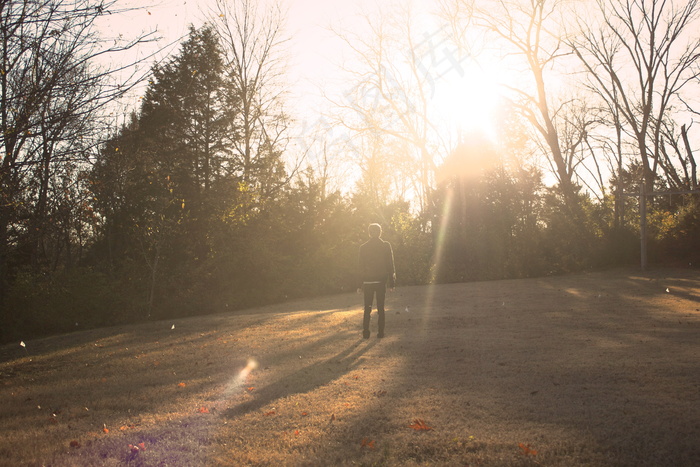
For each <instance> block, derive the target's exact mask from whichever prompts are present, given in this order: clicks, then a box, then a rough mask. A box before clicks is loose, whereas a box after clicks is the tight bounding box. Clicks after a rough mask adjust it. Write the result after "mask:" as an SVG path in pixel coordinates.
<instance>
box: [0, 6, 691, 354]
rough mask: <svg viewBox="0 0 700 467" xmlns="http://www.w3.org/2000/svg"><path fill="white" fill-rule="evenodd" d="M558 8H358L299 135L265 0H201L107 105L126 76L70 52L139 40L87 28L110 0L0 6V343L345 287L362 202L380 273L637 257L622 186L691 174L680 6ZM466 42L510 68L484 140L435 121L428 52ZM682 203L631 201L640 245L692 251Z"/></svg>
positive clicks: (495, 271)
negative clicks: (347, 56)
mask: <svg viewBox="0 0 700 467" xmlns="http://www.w3.org/2000/svg"><path fill="white" fill-rule="evenodd" d="M477 5H478V7H477ZM591 5H595V7H596V8H590V6H591ZM577 6H579V5H573V7H577ZM571 7H572V5H571V3H570V2H564V1H557V0H532V1H530V0H528V1H520V0H512V1H510V0H509V1H494V2H479V3H478V4H472V2H467V1H464V0H452V1H448V2H443V3H442V5H441V8H440V9H438V10H436V11H435V12H434V13H435V15H434V19H435V21H436V23H435V24H439V25H442V26H441V27H440V28H438V31H439V34H435V35H432V36H429V37H430V40H421V37H422V38H425V37H427V35H426V31H425V30H424V29H421V28H422V27H424V26H421V24H423V23H421V22H420V21H418V18H419V16H420V15H417V14H416V13H415V12H413V11H412V10H411V9H410V8H402V9H401V11H395V10H390V11H385V12H383V13H381V12H379V13H377V14H373V15H372V16H368V17H367V18H366V23H367V24H366V26H367V29H366V30H365V31H363V33H362V35H361V37H355V36H351V35H350V34H349V33H347V34H341V37H342V38H343V39H344V40H345V41H346V42H347V43H348V44H349V45H350V47H351V49H352V50H353V51H354V52H355V54H356V57H355V59H356V60H355V62H353V66H352V67H348V69H347V70H345V71H346V82H347V84H348V87H347V89H346V91H345V93H344V94H343V95H342V96H340V97H336V98H330V99H329V100H330V101H331V103H332V104H333V105H332V106H330V109H331V110H330V111H329V112H328V113H327V114H325V115H324V118H323V119H319V120H318V124H317V126H316V128H314V129H313V130H314V131H306V134H305V135H302V136H305V137H306V138H307V140H306V141H304V145H303V150H302V151H299V145H298V144H294V142H295V141H299V140H300V139H301V138H300V136H299V135H298V134H295V132H297V131H298V130H297V128H298V125H296V126H295V124H296V123H297V122H298V120H299V116H297V115H294V112H292V111H290V110H289V106H288V105H286V101H285V84H286V83H285V71H286V70H285V65H284V53H283V52H284V50H285V47H286V46H287V45H288V44H289V41H288V37H287V36H286V35H285V34H286V33H285V29H284V10H283V9H282V8H280V7H279V6H274V5H273V6H272V7H261V6H258V4H257V2H253V1H243V2H229V1H227V0H217V1H216V2H215V4H214V6H213V7H212V11H211V15H210V20H209V21H208V22H207V23H206V24H204V25H202V26H199V27H195V26H191V27H190V29H189V34H188V35H187V37H186V38H184V40H183V41H182V43H181V44H180V47H179V49H178V50H177V52H175V53H173V54H172V55H171V56H170V57H168V58H167V59H165V60H163V61H161V62H158V63H156V64H155V65H153V66H152V67H151V69H150V71H149V73H148V74H147V75H146V76H145V77H144V79H145V80H146V81H145V84H144V86H145V91H144V92H143V95H142V97H141V98H140V100H139V105H138V108H137V109H136V110H134V111H133V112H131V113H130V114H129V115H128V117H127V118H126V119H123V120H122V121H121V123H119V124H118V125H115V122H117V121H118V120H117V119H116V117H114V116H113V115H110V113H109V111H108V110H107V109H109V108H110V105H111V104H113V103H114V102H116V101H117V100H118V99H120V98H122V97H123V96H124V95H127V93H128V91H129V90H131V89H133V88H134V86H135V84H136V83H138V82H140V78H141V77H140V76H138V75H130V76H129V77H128V78H126V79H125V78H123V75H120V76H121V78H119V79H120V80H121V81H118V82H115V81H114V80H113V78H114V76H115V74H114V71H115V70H113V69H105V68H103V67H101V66H100V65H98V62H97V60H96V59H98V58H99V57H101V56H102V55H104V54H108V53H117V52H120V51H128V50H129V49H131V48H133V47H134V46H135V45H137V44H141V43H143V42H145V41H149V40H152V37H151V36H150V35H148V34H146V35H140V36H138V37H137V38H135V39H132V40H127V41H123V42H119V41H117V40H115V41H114V43H112V42H108V43H105V42H104V41H103V40H101V39H99V38H98V36H97V35H96V34H95V30H94V24H95V22H96V21H97V20H98V19H100V18H102V17H103V16H104V15H107V14H112V13H116V12H117V10H116V8H117V5H116V3H115V2H103V1H94V0H42V1H39V2H37V1H30V0H6V1H3V2H2V3H0V16H1V19H2V24H1V25H0V32H1V33H2V36H1V38H0V41H1V43H2V46H3V56H2V67H1V69H0V71H1V73H0V86H1V89H0V91H2V92H1V95H0V99H1V100H2V112H1V114H2V115H1V117H0V118H1V121H0V123H1V124H2V135H1V136H0V138H1V139H0V146H2V167H1V169H0V313H1V316H0V319H1V320H2V323H3V326H2V332H1V333H0V334H1V335H0V338H1V339H2V341H9V340H12V339H26V338H28V337H31V336H38V335H45V334H49V333H55V332H66V331H70V330H75V329H84V328H89V327H95V326H104V325H111V324H118V323H125V322H138V321H141V320H147V319H165V318H172V317H179V316H192V315H198V314H205V313H211V312H219V311H232V310H236V309H241V308H245V307H251V306H256V305H260V304H265V303H271V302H278V301H283V300H287V299H291V298H299V297H308V296H312V295H318V294H329V293H339V292H344V291H350V290H354V289H355V287H356V286H357V283H356V281H357V278H356V270H355V269H356V256H357V248H358V246H359V244H360V243H361V242H362V241H364V239H365V238H366V226H367V224H369V223H370V222H379V223H381V224H382V225H383V227H384V232H385V233H384V237H385V238H386V239H388V240H389V241H390V242H392V244H393V246H394V253H395V257H396V263H397V272H398V278H399V284H403V285H413V284H429V283H436V282H458V281H470V280H487V279H501V278H520V277H532V276H538V275H546V274H555V273H563V272H571V271H579V270H584V269H587V268H594V267H611V266H622V265H624V266H628V265H634V264H636V263H638V260H639V233H638V229H639V223H640V219H639V209H638V204H637V200H636V198H635V197H634V196H631V195H632V194H634V193H638V192H639V190H640V186H641V185H642V184H644V185H645V187H646V188H647V189H648V191H652V190H653V191H656V192H664V191H667V192H670V191H691V190H696V189H697V170H696V162H695V158H694V153H693V149H692V147H693V137H694V133H693V130H694V127H693V123H694V121H695V120H694V119H695V118H696V117H697V115H698V107H697V105H698V103H697V102H696V101H695V100H694V99H695V95H696V93H697V90H698V85H700V80H699V79H698V72H699V71H700V68H699V65H700V59H699V58H698V57H700V36H698V34H697V32H696V30H697V28H696V26H697V22H698V14H700V5H698V2H696V1H690V2H673V1H661V0H657V1H641V0H639V1H635V0H627V1H625V2H613V1H607V0H594V1H591V2H588V3H587V4H586V11H585V12H584V11H578V12H576V15H572V14H571V13H572V12H571V11H570V10H568V8H571ZM570 18H578V19H577V20H571V19H570ZM489 47H492V50H491V49H489ZM477 48H481V49H480V50H478V52H480V53H479V54H477V53H476V52H477ZM445 50H447V51H450V53H451V54H453V55H451V57H448V58H451V60H448V61H436V60H435V56H436V54H438V53H444V51H445ZM483 53H490V54H491V55H497V56H498V57H499V59H501V60H503V61H504V62H507V65H508V66H510V67H512V68H513V69H518V70H521V72H522V74H521V75H520V78H519V79H518V81H517V82H516V83H507V84H505V85H504V89H505V91H504V94H503V96H504V98H503V101H502V102H501V105H500V108H499V113H498V115H497V116H496V117H497V124H496V128H497V132H498V135H497V137H495V138H487V137H485V136H484V135H483V134H479V133H477V132H462V133H461V134H457V135H454V134H448V133H446V132H445V131H444V128H445V127H444V125H442V124H441V122H440V116H439V115H436V109H435V108H434V106H433V104H432V102H431V100H430V95H431V92H432V90H433V88H434V86H435V84H436V82H437V81H438V80H439V79H440V77H439V76H438V75H437V74H436V73H437V72H440V71H441V72H443V73H444V72H450V71H454V70H451V69H449V68H448V69H446V70H445V69H443V70H440V67H443V66H444V64H445V63H452V66H455V65H454V64H460V63H466V62H465V60H477V59H478V57H479V56H480V54H483ZM465 57H466V58H465ZM474 57H476V58H474ZM562 69H564V70H567V73H561V72H558V70H562ZM555 76H556V78H557V80H556V81H554V80H553V78H554V77H555ZM562 83H565V84H563V85H562ZM307 130H308V129H307ZM338 135H341V136H340V137H339V136H338ZM350 172H353V173H354V172H358V173H359V174H360V175H359V176H358V177H357V178H356V180H355V181H354V182H353V185H352V186H351V187H348V186H347V184H346V183H343V180H344V179H346V178H347V174H348V173H350ZM547 180H554V182H553V183H552V182H549V183H546V181H547ZM699 214H700V201H699V200H698V197H697V195H669V196H666V197H657V198H653V199H650V205H649V213H648V220H649V226H650V233H651V242H650V253H651V260H652V262H656V263H660V262H672V263H674V264H681V263H682V264H687V263H690V264H691V265H692V264H693V263H697V261H700V258H698V255H699V253H698V252H699V251H700V249H699V248H698V246H699V245H698V241H700V240H699V239H700V220H699V219H698V216H699Z"/></svg>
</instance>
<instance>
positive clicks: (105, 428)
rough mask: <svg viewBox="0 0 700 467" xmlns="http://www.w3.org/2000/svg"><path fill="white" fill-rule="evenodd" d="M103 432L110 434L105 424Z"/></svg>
mask: <svg viewBox="0 0 700 467" xmlns="http://www.w3.org/2000/svg"><path fill="white" fill-rule="evenodd" d="M102 431H103V432H104V433H105V434H107V433H109V428H107V425H104V424H103V428H102Z"/></svg>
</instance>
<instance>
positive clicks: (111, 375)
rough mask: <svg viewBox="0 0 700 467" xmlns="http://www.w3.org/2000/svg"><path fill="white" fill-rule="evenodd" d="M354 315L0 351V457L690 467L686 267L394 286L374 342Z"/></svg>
mask: <svg viewBox="0 0 700 467" xmlns="http://www.w3.org/2000/svg"><path fill="white" fill-rule="evenodd" d="M667 288H668V292H666V289H667ZM359 301H360V297H358V296H357V295H354V294H352V295H341V296H334V297H326V298H319V299H315V300H308V301H300V302H294V303H286V304H282V305H276V306H270V307H266V308H260V309H257V310H251V311H249V312H246V313H237V314H220V315H216V316H208V317H204V318H196V319H182V320H177V321H172V322H170V321H169V322H157V323H149V324H145V325H139V326H125V327H119V328H110V329H100V330H95V331H89V332H81V333H75V334H71V335H65V336H59V337H54V338H50V339H43V340H37V341H30V342H27V348H26V351H25V349H23V348H22V347H20V346H19V345H16V344H14V345H12V346H7V347H3V348H0V396H1V397H2V399H1V400H2V404H1V405H0V419H1V420H2V423H1V424H0V463H2V465H12V466H15V465H54V466H71V465H91V466H92V465H124V464H129V465H145V466H152V465H153V466H155V465H168V466H187V465H193V466H199V465H355V464H358V465H450V466H451V465H456V466H458V465H486V466H491V465H514V466H521V465H522V466H527V465H544V466H559V465H561V466H571V465H630V466H631V465H634V466H637V465H668V466H681V465H685V466H691V465H700V311H699V310H700V273H698V272H697V271H684V270H668V271H656V272H653V273H646V274H640V273H635V272H630V271H613V272H603V273H590V274H582V275H572V276H565V277H552V278H543V279H528V280H517V281H499V282H481V283H470V284H454V285H440V286H435V287H405V288H400V289H397V291H396V292H395V293H394V294H393V295H390V296H389V309H388V315H387V337H386V338H384V339H381V340H379V339H376V337H375V336H374V335H373V336H372V338H371V339H370V340H369V341H365V340H362V339H360V334H361V332H360V326H361V310H360V306H359ZM406 306H410V311H409V312H406V311H405V308H406ZM173 324H174V325H175V328H174V329H171V326H172V325H173ZM373 324H375V325H376V321H375V322H373ZM249 359H255V360H256V361H257V362H258V364H259V366H258V367H257V368H256V369H254V370H252V372H251V373H250V374H249V375H248V376H247V378H245V379H244V378H242V377H241V370H242V369H243V368H244V367H246V364H247V362H248V360H249ZM207 412H208V413H207ZM416 420H422V421H423V422H424V423H425V424H426V425H427V426H429V427H431V428H432V430H428V431H426V430H415V429H413V428H411V427H410V425H413V424H414V422H415V421H416ZM414 426H416V427H417V425H414ZM105 427H106V428H107V430H108V432H105V430H104V428H105ZM71 442H74V443H73V444H76V443H78V444H79V447H77V446H74V447H71ZM139 443H143V445H142V446H144V447H145V450H142V449H140V450H139V451H138V452H132V451H131V449H130V448H129V444H132V445H138V444H139ZM519 445H522V447H520V446H519ZM528 446H529V448H528ZM535 452H536V453H535Z"/></svg>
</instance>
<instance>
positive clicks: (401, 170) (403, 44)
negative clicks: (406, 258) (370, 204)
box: [333, 8, 457, 212]
mask: <svg viewBox="0 0 700 467" xmlns="http://www.w3.org/2000/svg"><path fill="white" fill-rule="evenodd" d="M364 18H365V22H366V24H365V26H366V28H367V30H366V31H361V32H359V33H357V34H355V35H342V34H341V35H340V36H341V38H342V39H343V40H344V41H345V42H346V43H347V44H348V46H350V48H351V49H352V51H353V52H354V57H353V62H352V64H351V65H350V66H347V67H346V69H345V71H346V73H347V75H348V77H349V80H350V81H351V87H350V89H349V90H348V91H347V92H346V93H345V95H344V96H342V100H340V101H337V100H336V101H335V102H333V103H334V104H335V105H336V106H337V107H338V108H339V109H340V111H341V113H340V115H339V117H338V122H339V124H341V125H343V126H344V127H346V128H347V129H349V130H350V132H351V133H352V138H353V140H359V141H360V143H356V144H355V146H356V152H357V153H358V154H357V155H356V156H357V158H358V159H359V160H357V161H356V162H357V163H358V164H359V165H361V167H362V170H363V171H364V172H365V179H364V180H363V184H364V187H365V188H370V187H371V184H372V181H371V179H368V178H367V177H366V175H367V171H368V170H369V167H368V165H371V164H376V161H377V159H378V158H379V157H381V158H384V159H388V158H390V157H392V154H391V152H394V153H395V154H396V155H400V156H401V157H393V159H394V160H393V161H392V162H393V164H392V165H391V166H390V167H389V170H388V171H387V175H388V178H385V179H384V180H382V183H383V184H384V185H393V184H396V185H397V186H399V187H401V182H402V181H406V180H411V182H412V185H413V186H412V187H411V189H412V191H413V193H414V197H415V199H416V200H417V204H418V208H419V209H420V210H421V211H423V212H430V211H432V204H433V203H432V201H431V196H432V190H433V189H434V188H435V186H434V185H435V172H436V168H437V165H438V163H439V160H440V154H441V153H442V154H443V156H444V153H445V152H446V151H445V150H444V149H443V148H441V143H442V141H441V135H440V134H439V132H438V131H437V125H436V122H435V121H434V117H435V115H433V114H431V112H432V109H431V102H430V98H431V94H432V92H433V91H434V86H435V80H436V79H437V78H438V77H437V76H436V73H433V72H434V71H435V70H431V69H430V67H431V63H429V62H430V61H431V60H432V58H433V57H434V54H435V53H436V48H437V47H436V44H435V42H436V41H437V42H439V41H442V38H441V37H437V36H436V37H430V38H429V39H427V40H426V39H425V38H424V36H425V35H427V34H424V33H425V31H423V30H420V28H419V27H418V26H417V25H416V23H417V18H416V16H415V14H414V12H413V11H412V10H411V9H410V8H405V9H402V10H399V11H391V12H380V13H379V14H377V15H373V16H370V15H365V17H364ZM453 58H454V59H455V60H456V59H457V57H453ZM455 65H457V64H455ZM447 71H451V70H447ZM396 149H398V150H396ZM381 151H385V152H387V151H388V152H389V153H387V154H383V155H379V154H378V152H381ZM369 154H371V157H370V156H369ZM394 180H396V181H397V182H398V183H396V182H393V181H394ZM401 188H404V187H401ZM380 197H381V196H380Z"/></svg>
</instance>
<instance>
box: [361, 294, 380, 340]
mask: <svg viewBox="0 0 700 467" xmlns="http://www.w3.org/2000/svg"><path fill="white" fill-rule="evenodd" d="M362 288H363V289H364V291H365V315H364V319H363V321H362V335H363V336H364V337H365V338H368V337H369V316H370V314H371V313H372V301H373V300H374V296H375V295H376V297H377V313H378V314H379V336H380V337H381V336H383V335H384V299H385V298H386V283H384V282H379V283H376V284H363V286H362Z"/></svg>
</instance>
